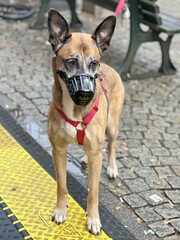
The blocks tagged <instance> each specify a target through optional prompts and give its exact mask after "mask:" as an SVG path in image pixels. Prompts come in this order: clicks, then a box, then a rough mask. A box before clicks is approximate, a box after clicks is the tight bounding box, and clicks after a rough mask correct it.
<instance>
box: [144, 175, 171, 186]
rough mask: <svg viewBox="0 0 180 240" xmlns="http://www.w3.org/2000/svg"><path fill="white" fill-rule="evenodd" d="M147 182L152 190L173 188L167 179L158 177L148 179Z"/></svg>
mask: <svg viewBox="0 0 180 240" xmlns="http://www.w3.org/2000/svg"><path fill="white" fill-rule="evenodd" d="M145 181H146V183H147V184H148V185H149V186H150V188H151V189H171V186H170V185H169V184H168V183H167V181H166V180H165V179H160V178H158V177H153V178H152V177H147V178H146V179H145Z"/></svg>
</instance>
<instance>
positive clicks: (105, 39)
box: [92, 15, 116, 52]
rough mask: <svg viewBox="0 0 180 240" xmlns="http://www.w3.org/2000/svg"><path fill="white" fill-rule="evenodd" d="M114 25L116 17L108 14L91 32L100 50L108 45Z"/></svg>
mask: <svg viewBox="0 0 180 240" xmlns="http://www.w3.org/2000/svg"><path fill="white" fill-rule="evenodd" d="M115 26H116V17H115V16H113V15H112V16H109V17H107V18H106V19H105V20H104V21H102V22H101V23H100V24H99V26H98V27H97V28H96V30H95V31H94V33H93V34H92V38H93V39H94V40H95V41H96V42H97V45H98V47H99V48H100V50H101V52H103V51H104V50H106V49H107V48H108V46H109V45H110V41H111V38H112V35H113V33H114V29H115Z"/></svg>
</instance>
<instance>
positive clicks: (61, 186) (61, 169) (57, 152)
mask: <svg viewBox="0 0 180 240" xmlns="http://www.w3.org/2000/svg"><path fill="white" fill-rule="evenodd" d="M52 153H53V160H54V165H55V171H56V180H57V204H56V208H55V211H54V213H53V217H52V220H54V221H55V222H56V223H57V224H60V223H62V222H64V221H65V220H66V218H67V198H68V191H67V186H66V165H67V158H66V147H54V148H53V150H52Z"/></svg>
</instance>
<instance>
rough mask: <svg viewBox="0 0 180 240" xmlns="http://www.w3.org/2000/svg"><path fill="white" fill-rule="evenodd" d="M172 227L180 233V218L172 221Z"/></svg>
mask: <svg viewBox="0 0 180 240" xmlns="http://www.w3.org/2000/svg"><path fill="white" fill-rule="evenodd" d="M171 225H172V226H173V227H174V228H175V229H176V230H177V231H178V232H179V233H180V218H178V219H175V220H173V221H171Z"/></svg>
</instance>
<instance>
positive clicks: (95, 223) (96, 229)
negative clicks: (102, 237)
mask: <svg viewBox="0 0 180 240" xmlns="http://www.w3.org/2000/svg"><path fill="white" fill-rule="evenodd" d="M87 228H88V231H89V232H90V233H93V234H94V235H99V234H100V232H101V228H102V225H101V222H100V219H99V218H91V217H88V219H87Z"/></svg>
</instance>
